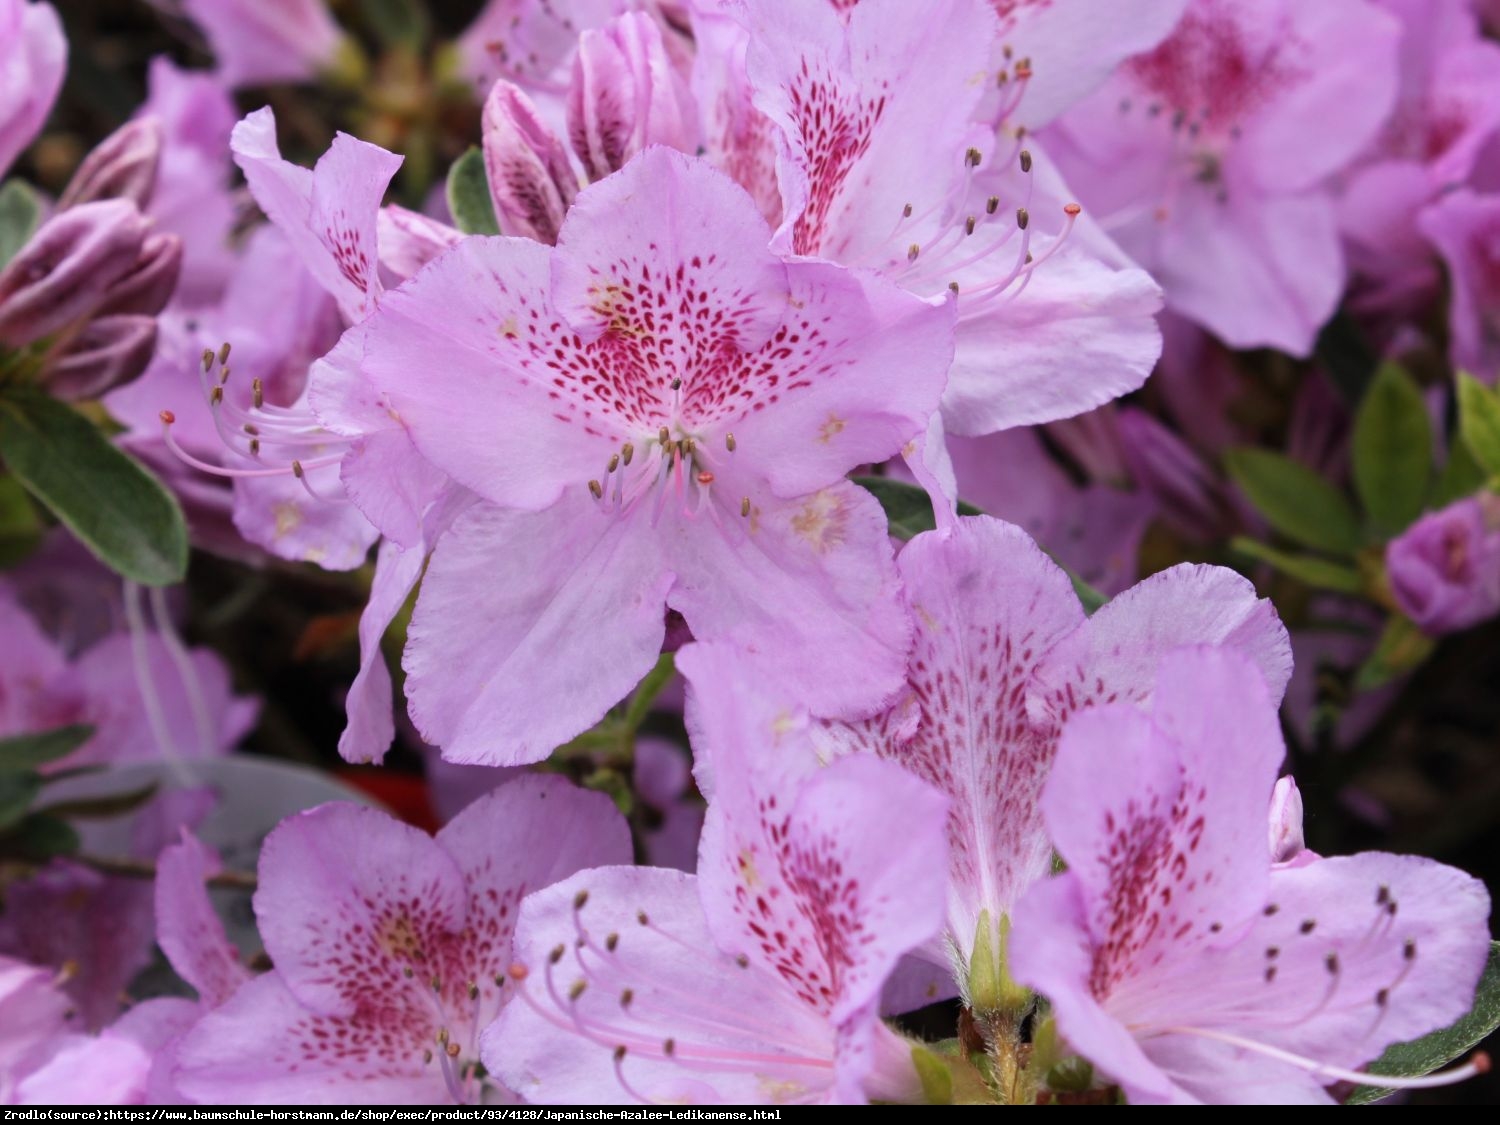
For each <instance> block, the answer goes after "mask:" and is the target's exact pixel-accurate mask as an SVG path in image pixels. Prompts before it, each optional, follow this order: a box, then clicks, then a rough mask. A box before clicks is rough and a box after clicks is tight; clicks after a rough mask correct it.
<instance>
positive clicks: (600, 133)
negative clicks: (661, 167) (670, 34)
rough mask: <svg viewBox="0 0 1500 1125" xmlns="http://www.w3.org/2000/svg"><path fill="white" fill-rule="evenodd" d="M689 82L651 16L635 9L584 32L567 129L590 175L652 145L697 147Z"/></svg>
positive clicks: (599, 176) (575, 63)
mask: <svg viewBox="0 0 1500 1125" xmlns="http://www.w3.org/2000/svg"><path fill="white" fill-rule="evenodd" d="M689 106H690V103H689V101H688V95H687V90H686V86H685V84H684V82H683V80H682V77H681V76H680V75H679V74H678V73H677V71H676V70H675V69H674V68H673V66H672V63H671V60H670V59H669V58H668V57H667V52H666V48H665V46H664V45H663V43H662V37H661V32H660V31H659V30H658V29H657V26H656V24H655V22H654V21H653V20H652V19H651V17H650V16H648V15H646V14H645V13H643V12H629V13H626V14H625V15H622V16H618V17H616V18H615V19H613V20H611V21H610V22H609V23H608V24H606V25H605V26H604V27H602V28H599V29H597V30H591V31H585V32H584V33H583V34H582V35H581V36H579V38H578V54H577V56H576V57H575V58H574V60H573V81H572V85H571V87H570V88H569V90H568V137H569V140H570V141H571V142H572V144H573V151H574V152H576V153H577V154H578V158H579V159H580V160H582V161H583V167H584V170H585V171H587V172H588V174H589V177H590V179H595V180H598V179H603V178H604V177H605V176H607V175H609V174H610V173H611V172H614V171H617V170H619V169H620V168H622V167H624V165H625V163H626V161H628V160H629V159H630V158H631V157H632V156H634V155H635V154H636V153H638V152H640V151H641V150H642V149H643V148H646V147H647V146H648V145H658V144H659V145H668V146H670V147H672V148H676V149H680V150H682V151H684V152H689V151H692V149H693V148H694V147H695V145H696V136H695V132H694V129H693V127H692V125H691V122H692V121H693V120H694V116H693V114H692V112H691V110H690V108H689Z"/></svg>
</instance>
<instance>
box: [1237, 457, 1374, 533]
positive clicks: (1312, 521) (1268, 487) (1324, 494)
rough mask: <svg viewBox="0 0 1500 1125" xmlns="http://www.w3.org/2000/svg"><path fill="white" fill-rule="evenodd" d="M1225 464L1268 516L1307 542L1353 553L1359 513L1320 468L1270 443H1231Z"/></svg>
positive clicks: (1282, 529)
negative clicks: (1271, 447) (1257, 445)
mask: <svg viewBox="0 0 1500 1125" xmlns="http://www.w3.org/2000/svg"><path fill="white" fill-rule="evenodd" d="M1224 465H1225V468H1227V469H1228V470H1229V475H1230V476H1231V477H1233V478H1234V482H1235V483H1236V484H1238V485H1239V486H1240V488H1241V489H1243V490H1244V492H1245V495H1246V496H1248V497H1249V498H1250V502H1251V503H1252V504H1254V505H1255V507H1256V510H1257V511H1259V512H1260V514H1261V515H1263V516H1265V518H1266V522H1267V523H1269V524H1270V525H1271V526H1272V527H1274V528H1275V529H1276V530H1277V531H1279V532H1281V533H1282V534H1283V535H1285V536H1287V537H1288V538H1291V539H1295V540H1296V541H1297V542H1299V543H1301V544H1302V545H1303V546H1305V547H1312V548H1313V549H1315V550H1319V551H1329V552H1332V553H1334V554H1352V553H1353V552H1354V551H1356V550H1358V549H1359V547H1360V546H1361V544H1362V543H1363V536H1362V535H1361V532H1360V526H1359V517H1358V516H1357V515H1356V514H1355V512H1354V506H1353V505H1352V504H1350V503H1349V500H1348V498H1347V497H1345V496H1344V494H1343V493H1342V492H1340V491H1339V490H1338V489H1336V488H1334V487H1333V485H1331V484H1329V483H1328V482H1327V481H1325V480H1324V479H1323V478H1322V477H1320V476H1318V474H1317V473H1315V472H1313V471H1312V470H1311V469H1309V468H1307V466H1305V465H1300V464H1298V463H1297V462H1296V461H1293V460H1292V459H1291V458H1289V457H1286V456H1283V455H1282V454H1280V453H1273V452H1271V451H1270V450H1268V449H1250V448H1241V449H1231V450H1229V451H1228V452H1227V453H1226V454H1224Z"/></svg>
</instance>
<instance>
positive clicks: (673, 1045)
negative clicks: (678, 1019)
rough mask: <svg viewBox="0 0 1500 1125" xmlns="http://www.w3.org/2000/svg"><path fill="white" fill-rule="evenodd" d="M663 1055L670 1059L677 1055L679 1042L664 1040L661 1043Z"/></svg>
mask: <svg viewBox="0 0 1500 1125" xmlns="http://www.w3.org/2000/svg"><path fill="white" fill-rule="evenodd" d="M661 1053H662V1054H664V1055H666V1056H667V1057H668V1058H670V1057H671V1056H672V1055H675V1054H676V1053H677V1040H675V1039H663V1040H662V1043H661Z"/></svg>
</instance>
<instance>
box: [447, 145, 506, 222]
mask: <svg viewBox="0 0 1500 1125" xmlns="http://www.w3.org/2000/svg"><path fill="white" fill-rule="evenodd" d="M448 210H450V211H452V212H453V222H454V223H455V224H456V225H457V226H458V229H459V230H461V231H463V232H464V233H465V234H499V233H500V223H499V221H498V220H497V219H496V218H495V200H494V198H493V197H492V196H491V195H490V180H489V177H488V176H487V175H486V174H485V171H484V154H483V153H482V152H480V151H479V149H477V148H475V147H474V146H473V145H470V146H469V151H468V152H466V153H464V154H463V155H462V156H460V157H459V158H458V159H457V160H455V161H454V162H453V167H452V168H450V169H448Z"/></svg>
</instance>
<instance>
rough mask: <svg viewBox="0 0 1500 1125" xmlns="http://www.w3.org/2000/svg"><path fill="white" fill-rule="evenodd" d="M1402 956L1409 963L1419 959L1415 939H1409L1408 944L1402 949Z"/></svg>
mask: <svg viewBox="0 0 1500 1125" xmlns="http://www.w3.org/2000/svg"><path fill="white" fill-rule="evenodd" d="M1401 956H1402V957H1403V958H1404V959H1405V960H1407V961H1415V960H1416V959H1417V941H1416V939H1415V938H1407V939H1406V944H1405V945H1403V946H1402V947H1401Z"/></svg>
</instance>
